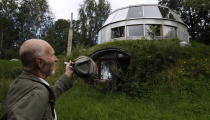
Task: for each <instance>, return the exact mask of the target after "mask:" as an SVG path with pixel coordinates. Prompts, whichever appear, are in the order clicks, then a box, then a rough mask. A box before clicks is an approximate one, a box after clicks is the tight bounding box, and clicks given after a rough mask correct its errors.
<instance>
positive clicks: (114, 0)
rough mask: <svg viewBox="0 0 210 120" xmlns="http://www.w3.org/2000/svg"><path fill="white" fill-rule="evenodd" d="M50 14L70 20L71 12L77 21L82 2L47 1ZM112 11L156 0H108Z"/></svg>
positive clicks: (155, 1) (67, 0)
mask: <svg viewBox="0 0 210 120" xmlns="http://www.w3.org/2000/svg"><path fill="white" fill-rule="evenodd" d="M48 2H49V5H50V8H51V10H52V12H53V13H54V14H55V18H56V19H70V16H71V12H73V18H74V19H78V17H77V16H78V9H79V8H80V4H82V3H83V0H48ZM109 2H110V3H111V9H112V11H114V10H116V9H118V8H121V7H125V6H129V5H136V4H157V3H158V2H157V0H109Z"/></svg>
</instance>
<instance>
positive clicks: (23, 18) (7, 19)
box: [0, 0, 53, 49]
mask: <svg viewBox="0 0 210 120" xmlns="http://www.w3.org/2000/svg"><path fill="white" fill-rule="evenodd" d="M52 20H53V18H52V13H51V12H50V11H49V6H48V3H47V1H46V0H1V1H0V22H1V25H0V27H1V28H0V36H1V38H0V39H1V48H7V49H8V48H16V47H19V46H20V45H21V44H22V42H23V41H25V40H27V39H31V38H41V37H43V36H44V35H45V34H46V31H47V28H48V27H49V26H51V24H52Z"/></svg>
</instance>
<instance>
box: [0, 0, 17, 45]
mask: <svg viewBox="0 0 210 120" xmlns="http://www.w3.org/2000/svg"><path fill="white" fill-rule="evenodd" d="M17 7H18V5H17V1H16V0H2V1H1V2H0V23H1V24H0V48H1V49H8V48H13V47H14V46H15V41H16V40H17V39H18V28H17V27H15V21H16V19H17Z"/></svg>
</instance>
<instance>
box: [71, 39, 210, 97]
mask: <svg viewBox="0 0 210 120" xmlns="http://www.w3.org/2000/svg"><path fill="white" fill-rule="evenodd" d="M110 47H120V48H123V49H126V50H128V52H129V53H130V55H131V62H130V65H129V66H128V69H127V71H126V72H125V73H124V74H123V75H124V76H123V79H122V80H121V81H119V84H118V85H117V86H116V88H117V90H120V91H123V92H126V93H128V94H129V95H132V96H136V97H140V96H152V94H153V93H152V91H154V90H155V91H157V90H166V91H168V90H170V89H176V90H178V91H182V90H183V89H188V91H189V92H193V89H194V88H195V87H196V86H197V84H202V83H203V84H205V86H200V88H201V89H200V90H204V89H209V82H208V81H207V80H206V81H199V79H203V78H207V79H208V77H209V76H210V47H209V46H205V45H202V44H199V43H192V44H191V45H189V46H185V47H183V46H180V44H179V41H177V40H158V41H157V40H155V41H139V40H129V41H115V42H109V43H105V44H102V45H97V46H94V47H93V48H90V49H87V50H84V49H82V48H78V49H77V50H76V51H74V52H73V53H72V54H71V56H70V59H73V58H75V57H78V56H79V55H89V54H90V53H92V52H94V51H96V50H99V49H102V48H110ZM194 85H195V87H193V86H194ZM190 86H191V87H190ZM189 87H190V89H189ZM197 87H198V86H197ZM197 87H196V88H195V89H197ZM200 92H201V91H200Z"/></svg>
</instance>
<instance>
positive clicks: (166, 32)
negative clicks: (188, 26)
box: [163, 26, 176, 39]
mask: <svg viewBox="0 0 210 120" xmlns="http://www.w3.org/2000/svg"><path fill="white" fill-rule="evenodd" d="M163 36H164V37H165V38H169V39H171V38H176V28H175V27H173V26H163Z"/></svg>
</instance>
